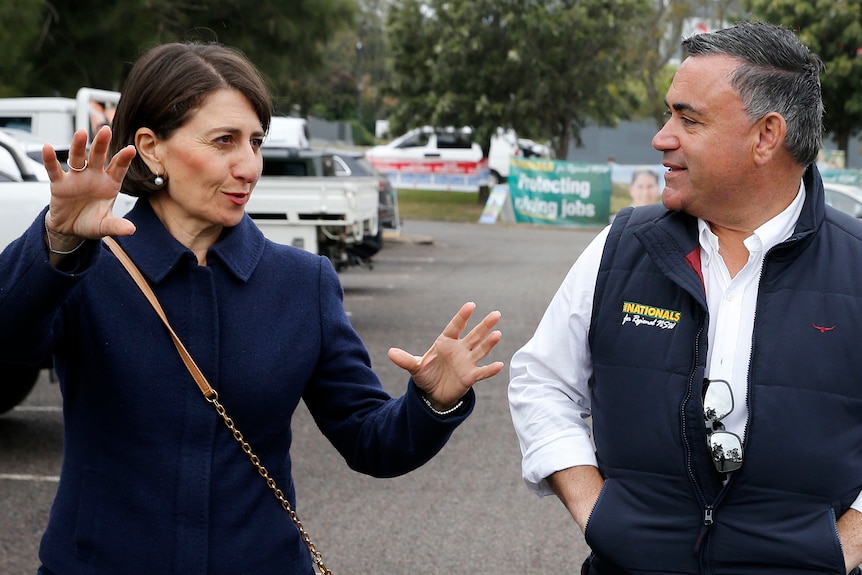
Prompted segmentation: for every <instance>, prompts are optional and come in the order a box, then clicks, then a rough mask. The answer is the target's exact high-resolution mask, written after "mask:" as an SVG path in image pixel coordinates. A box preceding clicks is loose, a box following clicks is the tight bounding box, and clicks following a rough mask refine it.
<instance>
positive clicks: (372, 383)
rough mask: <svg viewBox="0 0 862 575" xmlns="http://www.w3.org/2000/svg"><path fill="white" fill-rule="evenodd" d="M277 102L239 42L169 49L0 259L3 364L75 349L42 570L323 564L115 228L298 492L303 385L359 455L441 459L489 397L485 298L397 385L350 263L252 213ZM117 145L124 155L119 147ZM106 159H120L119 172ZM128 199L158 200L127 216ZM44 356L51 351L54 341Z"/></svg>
mask: <svg viewBox="0 0 862 575" xmlns="http://www.w3.org/2000/svg"><path fill="white" fill-rule="evenodd" d="M270 117H271V103H270V97H269V95H268V93H267V90H266V88H265V85H264V83H263V82H262V80H261V78H260V76H259V74H258V73H257V71H256V70H255V69H254V67H253V66H252V65H251V64H250V63H249V62H248V61H247V60H246V59H245V58H243V57H242V56H241V55H240V54H238V53H237V52H235V51H232V50H230V49H227V48H225V47H221V46H217V45H195V44H167V45H163V46H160V47H156V48H154V49H152V50H151V51H149V52H148V53H146V54H145V55H144V56H143V57H142V58H141V59H140V60H139V61H138V62H137V63H136V64H135V65H134V67H133V68H132V70H131V72H130V75H129V78H128V80H127V82H126V85H125V86H124V89H123V95H122V98H121V100H120V102H119V105H118V107H117V111H116V115H115V120H114V132H113V139H112V134H111V130H110V128H107V127H106V128H102V129H101V131H99V132H98V134H97V135H96V136H95V138H94V140H93V143H92V146H91V148H90V150H89V154H87V152H86V144H87V142H86V139H87V137H86V134H85V133H84V132H83V131H82V132H78V133H76V134H75V136H74V139H73V142H72V146H71V148H70V153H69V162H68V163H69V168H70V169H69V171H68V173H67V172H65V171H64V170H63V169H62V167H61V166H60V163H59V162H58V160H57V157H56V154H55V153H54V150H53V149H52V148H51V147H50V146H45V148H44V150H43V159H44V161H45V165H46V168H47V170H48V173H49V175H50V178H51V202H50V205H49V206H48V208H47V209H46V210H45V211H44V212H43V213H42V215H41V216H40V217H39V218H38V219H37V220H36V221H35V222H34V223H33V224H32V226H31V227H30V229H29V230H28V231H27V232H26V233H25V234H24V235H23V236H22V237H21V238H20V239H18V240H16V242H14V243H13V244H12V245H11V246H10V248H9V249H7V250H6V251H5V252H4V253H3V254H2V257H0V343H2V345H0V360H10V359H15V360H17V361H21V360H27V361H32V362H38V361H41V360H42V359H44V356H45V355H46V354H49V353H53V357H54V365H55V369H56V371H57V374H58V377H59V380H60V386H61V390H62V392H63V408H64V415H65V436H64V460H63V469H62V472H61V480H60V485H59V488H58V492H57V496H56V499H55V502H54V505H53V508H52V511H51V517H50V520H49V524H48V527H47V530H46V531H45V534H44V537H43V540H42V545H41V551H40V559H41V561H42V567H41V568H40V570H39V573H41V574H45V575H49V574H63V575H66V574H73V573H89V574H117V573H123V574H125V575H129V574H137V573H141V574H143V573H146V574H152V573H160V574H164V573H182V574H184V575H185V574H191V573H201V574H204V573H210V574H212V573H225V574H236V573H276V572H278V573H291V574H302V575H308V574H310V573H311V572H312V564H311V560H310V556H309V552H308V550H307V548H306V546H305V543H303V541H302V540H301V539H300V537H299V535H298V532H297V529H296V527H295V526H294V525H293V523H292V521H291V519H290V517H289V516H288V514H287V513H286V512H285V511H284V510H283V509H281V507H280V505H279V504H278V502H277V501H276V500H275V498H273V497H272V493H271V492H270V491H269V488H268V487H267V485H266V483H265V482H264V481H263V480H262V479H261V478H260V477H257V474H256V473H255V471H254V469H253V468H252V467H251V465H249V463H248V461H247V459H248V458H247V457H246V455H245V454H244V453H243V452H242V451H241V450H240V448H239V446H238V445H236V443H235V440H234V437H233V436H232V435H231V433H230V432H229V431H228V430H227V428H225V426H224V425H223V423H222V421H221V420H220V418H219V417H218V415H217V414H216V413H215V411H214V410H213V408H212V406H211V405H210V404H209V403H208V402H207V401H206V400H205V399H204V398H203V396H202V395H201V393H200V391H199V390H198V388H197V387H196V386H195V384H194V382H193V381H192V379H191V377H190V376H189V374H188V372H187V370H186V368H185V367H184V365H183V363H182V362H181V360H180V358H179V356H178V354H177V352H176V349H175V348H174V345H173V343H172V342H171V339H170V337H169V336H168V334H167V331H166V330H165V328H164V326H163V325H162V324H161V323H160V320H159V318H158V317H157V315H156V314H155V312H154V311H153V309H152V308H151V307H150V305H149V304H148V302H147V301H146V299H145V298H144V296H143V295H142V294H141V292H140V291H139V290H138V288H137V287H136V285H135V284H134V283H133V282H132V280H131V278H130V276H129V275H128V274H127V273H126V272H125V270H124V269H123V268H122V267H121V266H120V264H119V262H118V261H117V259H116V258H115V257H114V256H113V255H112V254H111V253H110V252H108V251H107V249H106V248H105V247H104V246H103V245H102V242H100V241H99V240H100V238H102V237H104V236H107V235H111V236H116V237H117V238H118V241H119V243H120V245H121V246H122V247H123V248H124V249H125V251H126V252H127V253H128V254H129V255H130V256H131V258H132V260H133V261H134V262H135V263H136V264H137V265H138V267H139V268H140V269H141V271H142V272H143V274H144V276H145V277H146V279H147V281H148V283H149V284H150V285H151V286H152V288H153V290H154V291H155V293H156V295H157V297H158V298H159V300H160V302H161V304H162V306H163V307H164V309H165V312H166V314H167V315H168V317H169V319H170V321H171V324H172V326H173V328H174V329H175V330H176V332H177V333H178V335H179V337H180V339H181V340H182V341H183V342H184V344H185V346H186V347H187V348H188V350H189V351H190V353H191V355H192V357H193V358H194V359H195V361H196V362H197V364H198V365H199V366H200V367H201V369H202V370H203V372H204V374H205V375H206V376H207V378H208V380H209V382H210V383H211V384H212V385H213V387H214V388H215V389H216V390H217V392H218V394H219V398H220V401H221V402H222V403H223V404H224V405H225V407H226V408H227V410H228V413H229V414H230V416H231V417H232V418H233V420H234V422H235V423H236V426H237V427H238V428H239V429H240V430H241V431H242V433H243V435H244V436H245V438H246V440H247V441H248V442H249V443H250V444H251V446H252V447H253V448H254V450H255V452H256V453H257V454H258V455H259V457H260V459H261V462H262V463H263V464H264V465H266V466H267V468H268V470H269V472H270V475H271V476H272V477H273V478H274V479H275V480H276V482H277V483H278V485H279V487H280V488H281V489H283V490H284V492H285V494H286V496H287V498H288V500H289V501H290V503H291V505H295V498H294V489H293V482H292V479H291V463H290V456H289V447H290V441H291V432H290V420H291V416H292V414H293V412H294V410H295V408H296V407H297V404H298V402H299V401H300V399H302V400H303V401H305V403H306V404H307V406H308V408H309V410H310V412H311V414H312V415H313V417H314V418H315V421H316V422H317V424H318V426H319V427H320V429H321V431H322V432H323V433H324V434H325V435H326V437H327V438H328V439H329V440H330V442H331V443H332V444H333V445H334V446H335V448H336V449H338V451H339V452H340V453H341V454H342V456H343V457H344V458H345V460H346V461H347V463H348V465H349V466H350V467H351V468H353V469H355V470H357V471H361V472H363V473H367V474H370V475H374V476H384V477H386V476H394V475H399V474H403V473H407V472H409V471H411V470H412V469H415V468H416V467H419V466H420V465H422V464H423V463H425V462H426V461H428V460H429V459H430V458H431V457H433V456H434V454H436V453H437V452H438V451H439V449H440V448H441V447H442V446H443V445H444V444H445V442H446V441H447V439H448V437H449V435H450V434H451V432H452V431H453V430H454V428H455V427H456V426H457V425H458V424H459V423H460V422H461V421H463V420H464V418H465V417H466V416H467V415H468V414H469V412H470V411H471V410H472V406H473V402H474V395H473V393H472V390H471V386H472V385H473V384H474V383H475V382H476V381H479V380H482V379H485V378H488V377H491V376H493V375H495V374H497V373H499V371H500V370H501V369H502V364H501V363H500V362H494V363H491V364H489V365H487V366H483V367H480V366H478V365H477V363H478V362H479V361H481V360H482V359H484V358H485V357H486V356H487V355H488V353H489V352H490V351H491V349H493V347H494V346H495V345H496V343H497V342H498V341H499V339H500V333H499V331H496V330H494V327H495V326H496V324H497V322H498V321H499V317H500V315H499V313H498V312H492V313H490V314H488V315H487V316H486V317H485V319H484V320H483V321H481V322H480V323H479V324H478V325H477V326H476V327H475V328H474V329H473V330H471V331H470V332H469V333H468V334H467V335H466V336H465V337H464V338H463V339H459V338H460V334H461V332H462V331H464V329H465V327H466V324H467V321H468V320H469V318H470V315H471V313H472V311H473V307H474V306H473V305H472V304H465V305H464V306H463V307H462V308H461V310H459V312H458V313H457V314H456V315H455V317H454V318H453V319H452V321H451V322H450V323H449V325H448V326H447V327H446V329H445V330H444V331H443V333H442V334H441V335H440V336H439V337H438V338H437V340H436V341H435V342H434V344H433V345H432V346H431V348H430V349H429V350H428V352H427V353H426V354H425V355H424V356H422V357H417V356H413V355H411V354H409V353H407V352H406V351H404V350H400V349H392V350H390V353H389V356H390V358H391V359H392V361H393V362H395V363H396V364H397V365H399V366H400V367H402V368H404V369H405V370H407V371H408V372H409V373H410V375H411V378H410V381H409V383H408V389H407V391H406V392H405V394H404V395H403V396H401V397H399V398H391V397H390V396H389V395H387V394H386V393H385V392H384V390H383V388H382V386H381V384H380V381H379V380H378V378H377V377H376V376H375V375H374V373H373V372H372V371H371V367H370V360H369V356H368V353H367V351H366V350H365V348H364V346H363V344H362V342H361V341H360V339H359V337H358V335H357V334H356V333H355V331H354V330H353V328H352V327H351V326H350V323H349V321H348V319H347V317H346V314H345V313H344V310H343V307H342V292H341V287H340V284H339V281H338V277H337V275H336V273H335V272H334V270H333V269H332V267H331V265H330V264H329V262H328V260H326V259H325V258H321V257H319V256H316V255H312V254H309V253H306V252H304V251H301V250H298V249H295V248H292V247H288V246H281V245H277V244H274V243H272V242H270V241H268V240H266V239H265V238H264V237H263V235H262V234H261V232H260V231H259V230H258V229H257V227H256V226H255V225H254V223H253V222H252V221H251V220H250V219H249V217H248V216H246V215H245V213H244V209H243V207H244V205H245V204H246V202H247V201H248V198H249V196H250V194H251V193H252V190H253V189H254V186H255V183H256V182H257V180H258V178H259V177H260V174H261V169H262V159H261V153H260V145H261V142H262V140H263V138H264V136H265V134H266V131H267V128H268V126H269V122H270ZM109 145H110V156H111V157H110V160H109ZM103 166H104V167H103ZM119 191H123V192H125V193H128V194H131V195H134V196H138V197H139V199H138V201H137V204H136V206H135V208H134V209H133V210H132V211H131V212H130V213H129V214H128V215H127V218H118V217H115V216H114V215H113V214H112V205H113V202H114V199H115V197H116V195H117V193H118V192H119ZM34 350H36V351H34Z"/></svg>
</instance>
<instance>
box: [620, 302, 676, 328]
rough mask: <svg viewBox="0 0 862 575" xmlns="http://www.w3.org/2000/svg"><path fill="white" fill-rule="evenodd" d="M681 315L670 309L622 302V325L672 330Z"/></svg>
mask: <svg viewBox="0 0 862 575" xmlns="http://www.w3.org/2000/svg"><path fill="white" fill-rule="evenodd" d="M681 316H682V314H680V312H678V311H674V310H672V309H664V308H661V307H655V306H651V305H644V304H642V303H636V302H632V301H624V302H623V325H625V324H627V323H631V324H632V325H635V326H641V325H647V326H652V327H658V328H661V329H673V328H675V327H676V324H677V323H678V322H679V320H680V317H681Z"/></svg>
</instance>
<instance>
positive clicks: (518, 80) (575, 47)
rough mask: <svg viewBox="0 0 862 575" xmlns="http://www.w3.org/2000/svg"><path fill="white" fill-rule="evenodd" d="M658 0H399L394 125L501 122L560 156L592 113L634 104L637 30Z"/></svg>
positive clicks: (482, 130) (483, 129)
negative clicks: (630, 82) (631, 88)
mask: <svg viewBox="0 0 862 575" xmlns="http://www.w3.org/2000/svg"><path fill="white" fill-rule="evenodd" d="M651 3H652V0H616V1H609V0H580V1H575V0H425V1H422V0H401V1H399V2H396V3H394V5H393V6H392V8H391V11H390V18H389V27H388V32H389V41H390V50H391V55H392V75H393V77H392V81H391V84H390V86H389V91H390V93H391V94H393V95H395V96H397V99H398V103H397V106H396V108H395V109H394V110H393V113H392V117H391V119H392V121H393V124H394V127H395V128H396V129H404V128H408V127H413V126H415V125H419V124H423V123H427V124H437V125H472V126H473V127H474V128H475V129H476V132H477V136H478V138H479V141H483V142H487V141H488V136H490V133H491V132H492V131H493V130H494V129H495V128H496V127H497V126H505V127H508V126H511V127H514V128H515V129H516V130H517V131H518V132H519V133H520V134H523V135H531V136H533V137H538V138H541V139H549V140H550V141H551V145H552V147H553V148H554V150H555V152H556V153H557V155H558V156H559V157H565V155H566V153H567V150H568V144H569V141H570V140H571V139H572V138H574V139H575V140H576V141H579V140H580V130H581V129H582V128H583V127H584V126H585V125H586V124H587V123H588V122H597V123H601V124H607V125H612V124H613V123H615V121H616V120H617V119H619V118H620V117H621V116H622V115H624V114H625V113H626V112H627V111H628V110H630V109H632V107H633V102H632V101H631V94H630V93H628V91H627V90H626V81H625V80H626V78H627V75H628V74H630V73H631V72H632V69H631V65H632V59H631V58H630V57H629V54H630V53H631V50H630V48H631V44H630V42H629V40H630V38H632V37H633V36H635V35H636V33H637V30H638V28H639V27H640V26H641V24H642V21H643V17H644V15H645V13H646V12H647V10H648V9H649V8H650V7H651Z"/></svg>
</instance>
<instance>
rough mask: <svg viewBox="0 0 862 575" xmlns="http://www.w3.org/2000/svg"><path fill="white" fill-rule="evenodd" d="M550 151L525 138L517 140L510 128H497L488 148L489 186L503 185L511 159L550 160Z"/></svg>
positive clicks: (544, 146)
mask: <svg viewBox="0 0 862 575" xmlns="http://www.w3.org/2000/svg"><path fill="white" fill-rule="evenodd" d="M550 157H551V149H550V148H549V147H548V146H546V145H544V144H539V143H538V142H535V141H533V140H530V139H527V138H519V137H518V134H517V133H516V132H515V130H513V129H512V128H508V129H503V128H497V131H496V133H495V134H494V135H492V136H491V142H490V145H489V148H488V170H489V171H490V175H489V185H490V186H491V187H494V186H496V185H497V184H501V183H505V182H506V179H507V178H508V177H509V162H510V160H511V159H512V158H522V159H530V158H550Z"/></svg>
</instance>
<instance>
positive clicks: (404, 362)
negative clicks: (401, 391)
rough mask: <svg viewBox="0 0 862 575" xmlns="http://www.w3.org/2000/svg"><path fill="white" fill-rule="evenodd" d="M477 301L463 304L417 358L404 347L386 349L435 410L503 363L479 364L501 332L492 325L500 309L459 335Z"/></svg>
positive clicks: (453, 401) (448, 404)
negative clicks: (462, 335) (466, 332)
mask: <svg viewBox="0 0 862 575" xmlns="http://www.w3.org/2000/svg"><path fill="white" fill-rule="evenodd" d="M475 309H476V304H475V303H472V302H468V303H465V304H464V305H463V306H461V309H460V310H458V313H457V314H455V317H453V318H452V321H450V322H449V324H448V325H447V326H446V328H445V329H444V330H443V332H442V333H441V334H440V335H439V336H438V337H437V339H436V340H435V341H434V344H433V345H432V346H431V348H430V349H429V350H428V351H426V352H425V355H423V356H421V357H419V356H415V355H412V354H410V353H408V352H406V351H404V350H403V349H399V348H392V349H390V350H389V359H390V360H392V362H393V363H394V364H395V365H397V366H399V367H402V368H404V369H406V370H407V371H408V372H410V375H411V376H412V377H413V381H414V382H415V383H416V385H417V386H418V387H419V389H420V390H421V391H422V392H423V393H425V395H426V396H427V398H428V399H429V401H431V403H432V406H433V407H434V409H437V410H439V411H445V410H447V409H449V408H451V407H453V406H454V405H456V404H457V403H458V401H460V400H461V398H462V397H464V395H465V394H466V393H467V391H468V390H469V389H470V388H471V387H472V386H473V384H475V383H476V382H477V381H481V380H483V379H487V378H489V377H493V376H495V375H497V374H498V373H500V371H502V369H503V362H500V361H495V362H494V363H491V364H489V365H485V366H479V365H478V364H479V362H480V361H482V360H483V359H484V358H485V357H487V356H488V354H489V353H491V350H492V349H494V346H496V345H497V343H498V342H499V341H500V338H501V337H502V334H501V333H500V331H499V330H495V329H494V327H495V326H496V325H497V323H498V322H499V321H500V312H499V311H492V312H491V313H489V314H488V315H486V316H485V318H484V319H483V320H482V321H481V322H479V324H478V325H476V327H474V328H473V329H472V330H470V332H469V333H468V334H467V335H466V336H464V337H463V338H461V333H462V332H463V331H464V330H465V329H466V328H467V322H468V321H469V320H470V316H472V315H473V311H474V310H475Z"/></svg>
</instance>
